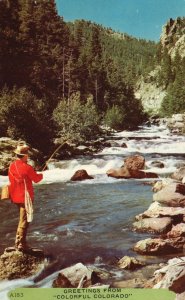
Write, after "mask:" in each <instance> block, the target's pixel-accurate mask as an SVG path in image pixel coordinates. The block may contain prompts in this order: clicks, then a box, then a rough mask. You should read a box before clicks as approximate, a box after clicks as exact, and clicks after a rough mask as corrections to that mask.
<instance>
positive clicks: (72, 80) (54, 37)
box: [0, 0, 185, 153]
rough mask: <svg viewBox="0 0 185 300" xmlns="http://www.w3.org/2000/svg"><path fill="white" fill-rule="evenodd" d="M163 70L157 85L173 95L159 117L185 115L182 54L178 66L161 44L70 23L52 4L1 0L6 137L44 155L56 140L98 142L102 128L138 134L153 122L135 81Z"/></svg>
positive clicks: (1, 128) (0, 124) (0, 114)
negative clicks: (146, 122)
mask: <svg viewBox="0 0 185 300" xmlns="http://www.w3.org/2000/svg"><path fill="white" fill-rule="evenodd" d="M158 65H160V71H159V72H158V74H157V77H156V78H155V79H154V80H155V81H156V82H157V84H158V85H161V86H163V87H164V89H167V91H168V93H167V96H166V98H165V99H164V101H163V104H162V109H161V114H168V115H170V113H172V112H174V111H176V112H179V111H181V112H184V110H185V100H184V94H185V93H184V90H183V89H184V87H183V88H180V89H179V88H178V87H179V86H181V87H182V78H185V77H184V72H185V61H184V59H182V58H181V57H180V55H179V54H178V53H177V54H176V57H175V59H174V61H173V62H172V61H171V59H170V57H169V55H168V54H167V53H165V51H164V49H161V45H160V43H155V42H153V41H146V40H143V39H136V38H134V37H131V36H129V35H127V34H126V33H119V32H115V31H113V30H112V29H111V28H105V27H103V26H101V25H98V24H95V23H92V22H90V21H89V22H87V21H85V20H76V21H74V22H73V23H68V22H65V20H64V19H63V17H61V16H59V15H58V12H57V9H56V4H55V1H54V0H37V1H34V0H1V1H0V135H1V136H7V137H11V138H14V139H24V140H26V141H27V142H28V143H30V144H31V145H32V146H33V147H36V148H38V149H40V150H42V151H43V152H44V153H46V152H47V151H48V150H49V148H50V147H51V145H52V143H53V139H54V138H56V137H60V138H61V139H62V140H65V139H70V140H72V141H73V142H77V143H79V142H82V141H85V140H91V139H95V138H96V137H97V136H98V134H100V131H101V129H100V128H101V126H100V125H104V126H105V125H106V126H109V127H111V128H113V129H116V130H123V129H134V128H136V127H137V126H138V125H140V124H141V123H142V122H143V121H144V120H146V118H147V115H146V113H145V112H144V110H143V107H142V103H141V101H140V100H138V99H136V98H135V96H134V88H135V85H136V82H137V81H138V79H139V78H141V77H142V78H145V76H146V75H147V74H148V73H149V72H150V71H152V70H154V69H155V68H156V67H157V66H158ZM183 86H184V85H183ZM174 98H175V99H176V102H175V103H173V102H174V100H173V99H174ZM177 98H178V99H179V103H178V105H177Z"/></svg>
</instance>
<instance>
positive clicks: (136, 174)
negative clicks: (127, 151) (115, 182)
mask: <svg viewBox="0 0 185 300" xmlns="http://www.w3.org/2000/svg"><path fill="white" fill-rule="evenodd" d="M144 166H145V158H144V157H143V156H141V155H131V156H128V157H127V158H125V160H124V165H123V166H122V167H120V168H117V169H110V170H108V171H107V172H106V174H107V176H109V177H114V178H124V179H130V178H135V179H143V178H158V175H157V174H155V173H152V172H145V171H143V170H141V169H143V168H144Z"/></svg>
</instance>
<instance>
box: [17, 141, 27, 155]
mask: <svg viewBox="0 0 185 300" xmlns="http://www.w3.org/2000/svg"><path fill="white" fill-rule="evenodd" d="M29 149H30V147H29V146H28V145H26V144H23V143H21V144H19V145H17V148H16V149H15V150H14V153H15V154H17V155H22V156H24V155H27V154H29Z"/></svg>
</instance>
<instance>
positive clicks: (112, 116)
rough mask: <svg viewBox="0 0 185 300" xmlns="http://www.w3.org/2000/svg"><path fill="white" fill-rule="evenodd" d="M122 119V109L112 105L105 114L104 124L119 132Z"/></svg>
mask: <svg viewBox="0 0 185 300" xmlns="http://www.w3.org/2000/svg"><path fill="white" fill-rule="evenodd" d="M123 118H124V116H123V112H122V109H121V108H120V107H118V106H117V105H113V106H112V107H111V108H109V109H108V110H107V112H106V114H105V117H104V124H105V125H107V126H108V127H110V128H112V129H115V130H119V129H122V123H123Z"/></svg>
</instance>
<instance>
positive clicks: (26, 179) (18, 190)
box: [8, 159, 43, 203]
mask: <svg viewBox="0 0 185 300" xmlns="http://www.w3.org/2000/svg"><path fill="white" fill-rule="evenodd" d="M8 176H9V180H10V187H9V191H10V197H11V200H12V201H13V202H15V203H24V200H25V183H26V187H27V190H28V193H29V195H30V197H31V199H32V201H33V198H34V191H33V184H32V181H33V182H35V183H36V182H39V181H41V180H42V178H43V175H42V174H37V173H36V172H35V170H34V169H33V167H32V166H30V165H28V164H27V163H25V162H23V161H22V160H21V159H17V160H16V161H14V162H13V163H12V164H11V165H10V167H9V172H8Z"/></svg>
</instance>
